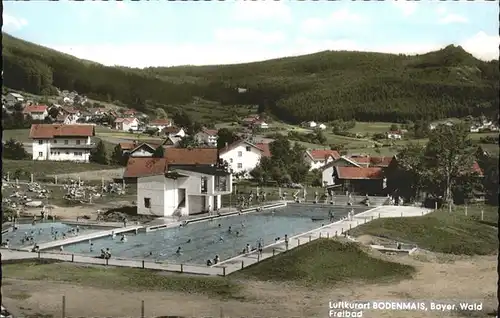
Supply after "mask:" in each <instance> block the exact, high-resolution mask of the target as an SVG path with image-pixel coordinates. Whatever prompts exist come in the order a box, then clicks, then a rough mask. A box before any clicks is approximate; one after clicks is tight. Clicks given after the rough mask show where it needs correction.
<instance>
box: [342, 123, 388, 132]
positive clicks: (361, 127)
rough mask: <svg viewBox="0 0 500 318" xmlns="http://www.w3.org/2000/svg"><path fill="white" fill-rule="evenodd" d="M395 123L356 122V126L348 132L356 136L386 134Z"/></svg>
mask: <svg viewBox="0 0 500 318" xmlns="http://www.w3.org/2000/svg"><path fill="white" fill-rule="evenodd" d="M392 124H393V123H386V122H373V123H369V122H356V126H354V128H351V129H349V130H348V132H350V133H353V134H356V133H360V134H367V133H368V134H371V135H373V134H384V133H386V132H388V131H389V128H391V125H392Z"/></svg>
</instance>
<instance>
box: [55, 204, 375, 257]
mask: <svg viewBox="0 0 500 318" xmlns="http://www.w3.org/2000/svg"><path fill="white" fill-rule="evenodd" d="M330 209H332V207H328V208H317V207H314V206H288V207H285V208H280V209H276V210H274V212H273V211H264V212H258V213H249V214H242V215H235V216H230V217H226V218H220V219H216V220H212V221H203V222H197V223H191V224H188V225H187V226H184V227H176V228H171V229H165V230H158V231H154V232H149V233H138V234H137V235H135V234H127V235H126V236H127V241H126V242H121V235H118V236H116V237H115V238H114V239H113V238H112V237H111V236H109V237H105V238H99V239H94V240H92V243H93V246H92V248H91V247H90V244H89V242H88V241H85V242H80V243H76V244H72V245H68V246H65V247H64V250H65V252H70V253H75V254H87V255H93V256H98V255H100V250H101V249H106V248H109V249H110V251H111V254H112V255H113V256H114V257H123V258H135V259H143V260H146V261H153V260H154V261H166V260H168V261H171V262H174V263H184V264H205V263H206V261H207V260H208V259H213V258H214V257H215V255H219V257H220V259H221V260H224V259H228V258H231V257H234V256H237V255H238V254H240V253H241V252H242V251H243V249H244V248H245V246H246V245H247V244H250V246H251V247H256V246H257V244H258V243H257V242H258V241H259V240H261V241H262V243H263V245H264V246H265V245H268V244H271V243H274V242H275V238H277V237H280V238H281V239H283V237H284V236H285V234H287V235H288V236H289V237H291V236H294V235H297V234H300V233H304V232H307V231H310V230H313V229H315V228H318V227H320V226H321V225H322V224H326V223H328V211H329V210H330ZM351 209H352V208H351V207H333V210H334V213H335V220H338V219H339V218H340V217H343V216H345V215H347V213H348V212H349V211H350V210H351ZM367 209H368V208H359V207H358V208H354V211H355V213H359V212H363V211H366V210H367ZM311 218H316V219H317V218H324V220H319V221H313V220H312V219H311ZM219 224H220V227H219ZM229 227H231V233H230V232H229ZM236 232H240V233H239V234H240V235H239V236H238V235H237V234H236ZM178 247H181V253H180V254H177V253H176V250H177V248H178Z"/></svg>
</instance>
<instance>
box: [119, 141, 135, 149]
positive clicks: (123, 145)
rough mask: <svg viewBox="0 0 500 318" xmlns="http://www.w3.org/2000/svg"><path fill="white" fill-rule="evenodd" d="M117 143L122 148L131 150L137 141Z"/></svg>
mask: <svg viewBox="0 0 500 318" xmlns="http://www.w3.org/2000/svg"><path fill="white" fill-rule="evenodd" d="M119 145H120V148H121V149H122V150H132V149H134V148H135V147H137V143H135V142H121V143H119Z"/></svg>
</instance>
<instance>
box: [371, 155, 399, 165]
mask: <svg viewBox="0 0 500 318" xmlns="http://www.w3.org/2000/svg"><path fill="white" fill-rule="evenodd" d="M393 158H394V157H370V166H374V167H389V164H390V163H391V161H392V159H393Z"/></svg>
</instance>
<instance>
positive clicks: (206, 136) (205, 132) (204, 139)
mask: <svg viewBox="0 0 500 318" xmlns="http://www.w3.org/2000/svg"><path fill="white" fill-rule="evenodd" d="M217 133H218V130H217V129H206V128H205V129H202V131H200V132H198V133H197V134H196V135H195V138H196V141H197V142H198V143H199V144H205V145H207V146H209V147H217V137H218V136H217Z"/></svg>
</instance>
